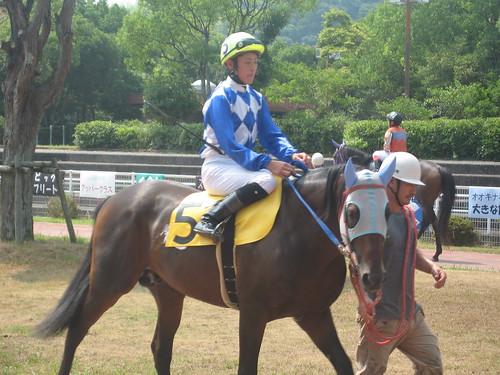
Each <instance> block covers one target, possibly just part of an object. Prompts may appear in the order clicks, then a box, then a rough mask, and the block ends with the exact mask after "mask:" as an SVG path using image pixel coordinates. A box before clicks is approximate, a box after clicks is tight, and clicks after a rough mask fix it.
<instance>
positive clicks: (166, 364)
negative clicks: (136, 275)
mask: <svg viewBox="0 0 500 375" xmlns="http://www.w3.org/2000/svg"><path fill="white" fill-rule="evenodd" d="M149 290H150V291H151V294H152V295H153V297H154V298H155V300H156V305H157V306H158V321H157V323H156V329H155V333H154V336H153V341H152V342H151V351H152V352H153V357H154V360H155V367H156V371H157V372H158V374H159V375H170V363H171V361H172V350H173V349H172V348H173V342H174V336H175V333H176V332H177V328H179V324H180V322H181V315H182V307H183V302H184V295H183V294H180V293H179V292H177V291H175V290H174V289H172V288H171V287H170V286H168V285H167V284H165V283H164V282H161V283H159V284H157V285H154V286H151V287H150V288H149Z"/></svg>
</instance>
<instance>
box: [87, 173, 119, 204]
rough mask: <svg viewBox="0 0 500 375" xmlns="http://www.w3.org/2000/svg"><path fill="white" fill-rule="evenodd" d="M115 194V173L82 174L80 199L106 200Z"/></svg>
mask: <svg viewBox="0 0 500 375" xmlns="http://www.w3.org/2000/svg"><path fill="white" fill-rule="evenodd" d="M113 194H115V172H96V171H81V172H80V197H88V198H106V197H109V196H110V195H113Z"/></svg>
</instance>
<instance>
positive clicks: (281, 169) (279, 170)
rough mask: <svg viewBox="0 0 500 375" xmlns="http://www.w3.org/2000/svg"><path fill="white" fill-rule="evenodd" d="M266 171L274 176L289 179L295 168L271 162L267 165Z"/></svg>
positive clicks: (279, 162) (276, 161)
mask: <svg viewBox="0 0 500 375" xmlns="http://www.w3.org/2000/svg"><path fill="white" fill-rule="evenodd" d="M267 169H269V170H270V171H271V172H272V173H273V174H274V175H276V176H278V177H281V178H286V177H289V176H291V175H292V174H294V173H295V167H294V166H293V165H291V164H290V163H286V162H284V161H279V160H271V162H270V163H269V164H268V165H267Z"/></svg>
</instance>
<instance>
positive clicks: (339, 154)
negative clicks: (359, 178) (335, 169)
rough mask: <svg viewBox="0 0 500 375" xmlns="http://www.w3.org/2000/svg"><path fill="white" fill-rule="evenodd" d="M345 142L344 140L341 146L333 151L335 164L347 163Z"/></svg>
mask: <svg viewBox="0 0 500 375" xmlns="http://www.w3.org/2000/svg"><path fill="white" fill-rule="evenodd" d="M345 146H346V144H345V142H342V143H341V144H340V145H339V147H338V148H337V149H336V150H335V152H334V153H333V156H332V159H333V163H334V164H345V163H347V160H346V158H347V156H346V155H345V152H344V151H345Z"/></svg>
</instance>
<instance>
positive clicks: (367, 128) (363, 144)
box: [336, 121, 387, 153]
mask: <svg viewBox="0 0 500 375" xmlns="http://www.w3.org/2000/svg"><path fill="white" fill-rule="evenodd" d="M386 130H387V121H356V122H354V121H351V122H348V123H347V124H346V126H345V129H344V136H343V139H344V140H345V141H346V143H347V144H348V145H349V146H351V147H354V148H358V149H360V150H363V151H366V152H370V153H372V152H373V151H375V150H380V149H381V148H382V145H383V142H384V134H385V132H386ZM336 141H337V142H339V140H337V139H336Z"/></svg>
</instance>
